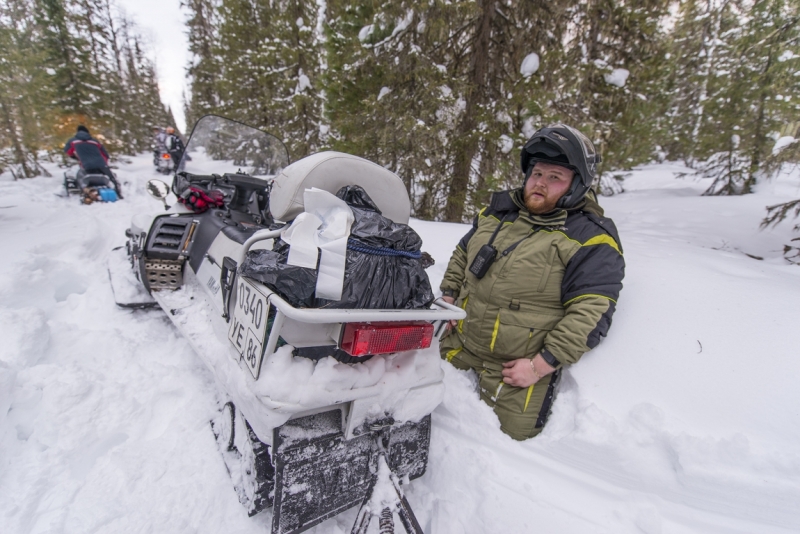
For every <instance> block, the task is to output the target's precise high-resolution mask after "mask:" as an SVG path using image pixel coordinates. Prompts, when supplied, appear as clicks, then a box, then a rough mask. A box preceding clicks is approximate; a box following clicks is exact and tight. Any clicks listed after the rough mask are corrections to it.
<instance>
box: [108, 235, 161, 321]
mask: <svg viewBox="0 0 800 534" xmlns="http://www.w3.org/2000/svg"><path fill="white" fill-rule="evenodd" d="M136 273H137V272H136V271H134V270H133V269H131V263H130V259H129V257H128V252H127V250H126V248H125V246H119V247H116V248H114V249H112V250H111V254H110V255H109V257H108V277H109V280H110V281H111V292H112V293H113V294H114V301H115V302H116V303H117V306H119V307H120V308H132V309H144V308H154V307H156V306H158V303H157V302H156V301H155V299H154V298H153V297H151V296H150V293H148V292H147V289H145V287H144V285H143V284H142V283H141V282H140V281H139V280H138V279H137V278H136Z"/></svg>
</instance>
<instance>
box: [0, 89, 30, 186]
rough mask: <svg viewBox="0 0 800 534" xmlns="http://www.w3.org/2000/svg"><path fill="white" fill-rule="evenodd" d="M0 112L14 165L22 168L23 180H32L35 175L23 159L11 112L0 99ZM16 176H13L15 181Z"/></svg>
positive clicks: (20, 143)
mask: <svg viewBox="0 0 800 534" xmlns="http://www.w3.org/2000/svg"><path fill="white" fill-rule="evenodd" d="M0 112H2V114H3V117H2V119H3V126H5V129H6V132H7V133H8V138H9V139H10V140H11V145H12V146H13V149H14V158H15V159H16V163H17V164H18V165H19V166H20V167H21V168H22V176H23V178H32V177H33V176H35V175H36V173H35V172H34V171H33V169H31V168H30V167H29V166H28V161H27V158H26V157H25V150H24V149H23V148H22V142H21V141H20V138H19V133H18V132H17V128H16V127H15V126H14V121H13V119H12V118H11V111H10V110H9V109H8V104H7V103H6V101H5V99H4V98H0ZM16 177H17V175H16V174H15V175H14V178H15V179H16Z"/></svg>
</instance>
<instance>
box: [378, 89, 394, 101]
mask: <svg viewBox="0 0 800 534" xmlns="http://www.w3.org/2000/svg"><path fill="white" fill-rule="evenodd" d="M391 92H392V90H391V89H390V88H388V87H381V90H380V92H379V93H378V100H380V99H381V98H383V97H384V96H386V95H388V94H389V93H391Z"/></svg>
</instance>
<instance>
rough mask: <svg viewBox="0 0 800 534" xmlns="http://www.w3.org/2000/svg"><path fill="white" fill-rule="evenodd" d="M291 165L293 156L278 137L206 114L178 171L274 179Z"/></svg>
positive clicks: (190, 138)
mask: <svg viewBox="0 0 800 534" xmlns="http://www.w3.org/2000/svg"><path fill="white" fill-rule="evenodd" d="M288 164H289V153H288V151H287V150H286V147H285V146H284V144H283V143H282V142H281V141H280V140H279V139H278V138H277V137H275V136H273V135H270V134H268V133H266V132H262V131H261V130H257V129H255V128H252V127H250V126H247V125H246V124H242V123H241V122H236V121H234V120H231V119H226V118H224V117H218V116H216V115H206V116H205V117H202V118H201V119H200V120H199V121H197V124H195V125H194V129H193V130H192V134H191V136H190V137H189V143H188V144H187V145H186V151H185V152H184V155H183V158H182V159H181V162H180V165H179V168H178V170H180V171H186V172H188V173H190V174H206V175H208V174H219V175H222V174H225V173H236V172H242V173H245V174H249V175H250V176H254V177H258V178H271V177H273V176H275V175H277V174H278V173H279V172H280V171H281V170H282V169H283V168H284V167H286V166H287V165H288Z"/></svg>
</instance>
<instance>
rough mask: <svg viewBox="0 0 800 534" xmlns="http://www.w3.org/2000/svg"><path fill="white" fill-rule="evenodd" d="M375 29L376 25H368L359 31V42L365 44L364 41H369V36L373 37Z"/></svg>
mask: <svg viewBox="0 0 800 534" xmlns="http://www.w3.org/2000/svg"><path fill="white" fill-rule="evenodd" d="M374 29H375V25H374V24H368V25H366V26H364V27H363V28H361V29H360V30H359V32H358V40H359V41H361V42H362V43H363V42H364V41H366V40H367V39H369V36H370V35H372V32H373V31H374Z"/></svg>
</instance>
